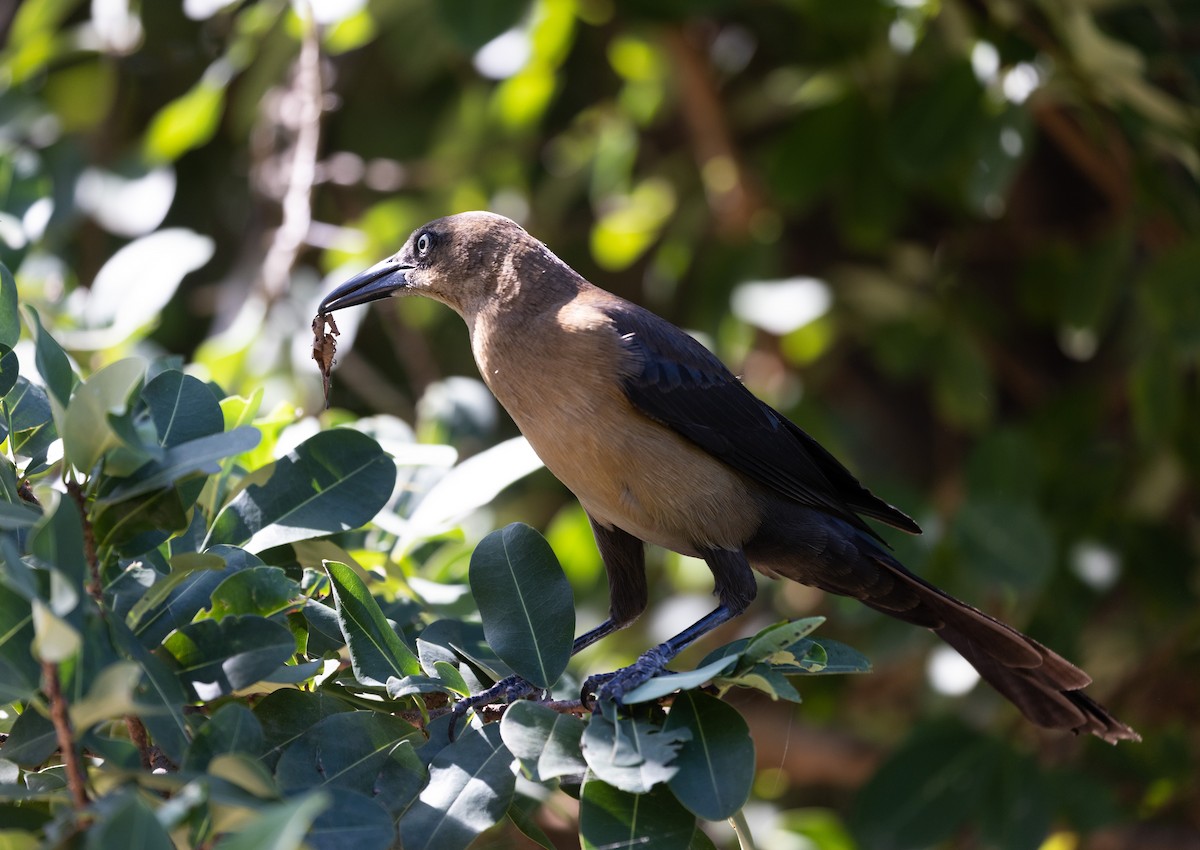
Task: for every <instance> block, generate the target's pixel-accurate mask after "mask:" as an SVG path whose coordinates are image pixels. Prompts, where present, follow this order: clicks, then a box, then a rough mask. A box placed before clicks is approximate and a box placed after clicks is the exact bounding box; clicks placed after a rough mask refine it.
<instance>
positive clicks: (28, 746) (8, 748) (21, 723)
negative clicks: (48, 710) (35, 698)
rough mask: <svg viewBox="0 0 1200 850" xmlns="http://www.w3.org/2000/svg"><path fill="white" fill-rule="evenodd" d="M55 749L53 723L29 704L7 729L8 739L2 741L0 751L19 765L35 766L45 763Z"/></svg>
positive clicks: (56, 747) (56, 741) (56, 746)
mask: <svg viewBox="0 0 1200 850" xmlns="http://www.w3.org/2000/svg"><path fill="white" fill-rule="evenodd" d="M56 749H58V738H57V737H56V735H55V732H54V724H53V723H51V722H50V718H49V717H47V716H46V715H44V714H42V713H41V712H40V711H38V710H37V708H35V707H34V706H32V705H31V706H29V707H28V708H26V709H25V710H24V711H23V712H21V713H20V714H19V715H18V716H17V719H16V720H15V721H13V725H12V728H11V729H9V730H8V740H6V741H5V742H4V749H3V750H0V753H3V754H4V758H5V759H7V760H8V761H13V762H16V763H17V764H19V765H21V767H24V768H36V767H41V766H42V765H43V764H45V762H46V759H48V758H50V754H51V753H53V752H54V751H55V750H56Z"/></svg>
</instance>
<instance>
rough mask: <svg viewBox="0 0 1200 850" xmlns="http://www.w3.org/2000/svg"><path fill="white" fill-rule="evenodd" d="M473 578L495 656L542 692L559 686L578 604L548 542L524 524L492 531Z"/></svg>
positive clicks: (477, 555) (477, 558) (478, 552)
mask: <svg viewBox="0 0 1200 850" xmlns="http://www.w3.org/2000/svg"><path fill="white" fill-rule="evenodd" d="M470 576H471V592H472V594H473V595H474V597H475V601H476V603H477V604H478V605H479V614H480V617H481V618H482V620H483V631H484V634H485V635H487V641H488V644H489V645H490V646H491V647H492V649H494V650H495V651H496V654H497V655H499V656H500V657H501V658H502V659H504V662H505V663H506V664H508V666H509V667H511V668H512V669H513V671H514V672H516V673H517V675H519V676H521V677H522V678H523V679H525V680H526V681H528V682H530V683H532V684H534V685H536V686H537V687H539V688H549V687H550V686H551V685H553V684H554V683H555V682H557V681H558V678H559V676H561V675H562V672H563V670H565V669H566V668H567V661H568V660H569V659H570V657H571V641H572V639H573V638H574V633H575V603H574V599H573V597H572V595H571V585H570V584H569V583H568V582H567V577H566V576H565V575H564V574H563V571H562V567H560V566H559V563H558V559H557V558H555V557H554V551H553V550H552V549H551V548H550V545H549V544H548V543H546V540H545V538H543V537H542V536H541V535H540V534H538V533H537V532H536V531H535V530H534V529H532V528H530V527H529V526H527V525H524V524H522V523H513V524H511V525H508V526H506V527H505V528H502V529H500V530H499V531H493V532H492V533H491V534H489V535H488V536H487V537H485V538H484V539H483V540H482V541H481V542H480V543H479V545H478V546H477V547H476V548H475V552H474V554H473V555H472V556H471V570H470Z"/></svg>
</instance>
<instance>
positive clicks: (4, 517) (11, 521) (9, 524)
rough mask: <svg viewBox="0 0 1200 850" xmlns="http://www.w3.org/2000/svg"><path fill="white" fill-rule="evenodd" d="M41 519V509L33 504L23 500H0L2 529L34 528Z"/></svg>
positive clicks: (0, 526)
mask: <svg viewBox="0 0 1200 850" xmlns="http://www.w3.org/2000/svg"><path fill="white" fill-rule="evenodd" d="M41 519H42V513H41V511H39V510H38V509H37V508H35V507H32V506H31V505H26V504H24V503H22V502H0V529H2V530H4V531H16V530H17V529H19V528H32V527H33V526H34V525H36V524H37V523H38V522H39V521H40V520H41Z"/></svg>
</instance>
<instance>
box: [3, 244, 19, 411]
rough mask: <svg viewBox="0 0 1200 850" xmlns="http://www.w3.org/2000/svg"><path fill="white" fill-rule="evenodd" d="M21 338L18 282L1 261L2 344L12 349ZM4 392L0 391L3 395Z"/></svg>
mask: <svg viewBox="0 0 1200 850" xmlns="http://www.w3.org/2000/svg"><path fill="white" fill-rule="evenodd" d="M20 338H21V316H20V314H19V313H18V312H17V282H16V280H15V279H14V278H13V276H12V272H10V271H9V270H8V266H6V265H4V263H0V346H4V347H5V348H8V349H10V350H11V349H12V347H13V346H14V345H16V344H17V340H19V339H20ZM3 395H4V393H0V396H3Z"/></svg>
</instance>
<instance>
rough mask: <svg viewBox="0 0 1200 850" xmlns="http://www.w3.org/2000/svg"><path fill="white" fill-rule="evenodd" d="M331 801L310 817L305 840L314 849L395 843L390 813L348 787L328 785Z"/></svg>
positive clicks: (355, 849) (376, 849) (360, 849)
mask: <svg viewBox="0 0 1200 850" xmlns="http://www.w3.org/2000/svg"><path fill="white" fill-rule="evenodd" d="M324 793H326V794H328V795H329V796H330V797H331V798H332V800H333V802H332V804H331V805H330V806H329V808H327V809H326V810H325V811H323V812H322V813H321V814H320V815H319V816H317V818H316V819H315V820H314V821H313V824H312V827H311V828H310V829H309V831H308V835H307V836H306V837H305V841H304V844H305V846H306V847H311V848H313V850H388V849H389V848H393V847H396V846H397V845H396V824H395V822H394V820H393V816H392V815H391V814H389V813H388V812H387V810H386V809H384V808H383V806H381V805H380V804H379V803H378V802H376V801H375V800H372V799H370V798H369V797H366V796H364V795H363V794H360V793H358V792H356V791H351V790H349V789H347V788H337V787H333V788H328V789H327V790H326V791H325V792H324Z"/></svg>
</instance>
